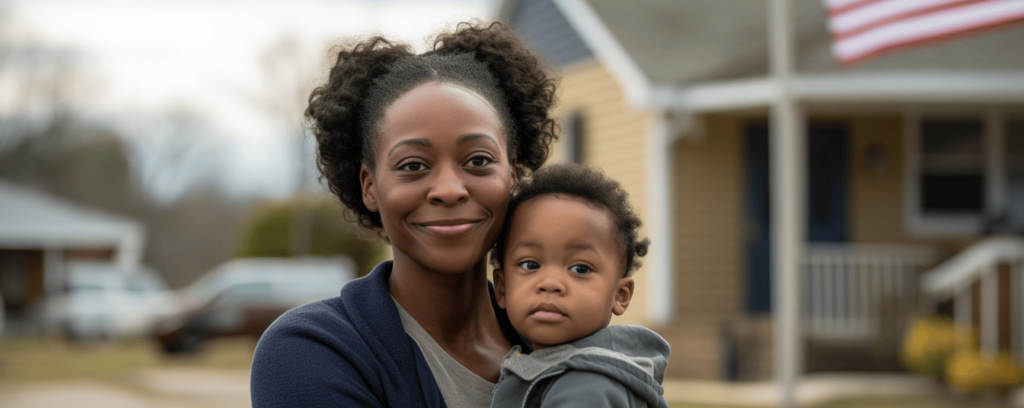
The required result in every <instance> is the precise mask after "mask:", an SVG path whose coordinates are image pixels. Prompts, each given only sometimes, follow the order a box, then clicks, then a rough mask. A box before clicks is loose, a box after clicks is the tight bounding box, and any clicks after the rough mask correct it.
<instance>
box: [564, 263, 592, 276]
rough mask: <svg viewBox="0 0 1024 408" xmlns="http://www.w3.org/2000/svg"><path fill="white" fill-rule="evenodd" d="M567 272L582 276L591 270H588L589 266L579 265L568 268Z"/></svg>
mask: <svg viewBox="0 0 1024 408" xmlns="http://www.w3.org/2000/svg"><path fill="white" fill-rule="evenodd" d="M569 270H570V271H572V273H575V274H577V275H584V274H587V273H590V272H593V269H590V267H589V266H586V265H580V264H576V265H573V266H570V267H569Z"/></svg>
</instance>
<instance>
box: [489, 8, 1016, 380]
mask: <svg viewBox="0 0 1024 408" xmlns="http://www.w3.org/2000/svg"><path fill="white" fill-rule="evenodd" d="M793 2H794V3H795V5H796V22H797V25H798V27H796V38H797V47H796V50H795V63H794V64H795V71H796V72H795V74H794V79H793V84H794V86H793V92H794V96H795V98H796V99H797V100H798V101H799V104H800V105H801V108H802V111H803V114H804V117H805V118H806V124H805V126H806V129H807V139H806V146H807V151H808V153H809V154H808V157H809V160H808V162H807V164H808V165H807V168H806V175H807V180H806V186H807V201H806V207H805V208H806V211H805V213H806V215H807V219H806V223H807V227H808V229H807V239H808V241H809V243H808V246H807V248H806V251H805V252H804V255H803V259H804V262H803V268H802V279H801V282H802V285H803V286H802V287H803V290H802V292H801V302H802V304H801V307H802V311H803V314H804V315H803V318H804V319H803V332H804V335H805V339H806V341H805V342H804V344H805V347H804V355H805V358H804V368H805V370H806V371H830V370H896V369H900V366H899V362H898V360H897V357H896V352H897V350H898V348H897V347H898V342H899V339H900V336H901V335H902V332H903V330H905V328H906V324H907V322H908V320H909V319H911V318H912V317H913V316H914V315H915V314H920V313H922V312H932V311H936V310H937V311H939V312H942V313H949V314H955V315H956V316H957V320H958V321H960V322H961V323H963V324H965V325H966V324H972V323H973V324H975V325H977V324H979V322H980V325H981V326H982V328H981V332H982V343H983V345H984V346H985V347H986V348H987V349H995V348H1002V349H1013V350H1016V352H1017V355H1018V356H1024V313H1022V310H1024V272H1022V270H1024V267H1022V266H1021V260H1022V259H1024V243H1022V242H1024V241H1021V240H1019V239H1012V238H1006V239H998V238H996V239H990V240H985V237H986V236H987V235H989V234H991V233H994V232H995V233H1014V232H1016V233H1019V232H1020V231H1024V52H1022V51H1021V49H1022V44H1024V28H1021V27H1017V28H1011V29H1005V30H1002V31H992V32H988V33H982V34H979V35H975V36H971V37H966V38H962V39H955V40H950V41H947V42H943V43H938V44H934V45H929V46H926V47H922V48H916V49H911V50H906V51H902V52H899V53H893V54H890V55H886V56H881V57H878V58H875V59H873V60H869V61H867V62H864V63H862V64H859V65H856V66H854V67H850V68H843V67H841V66H839V64H838V63H836V61H835V59H834V58H833V56H832V54H831V50H830V47H831V41H832V38H831V35H830V34H829V31H828V22H827V19H826V11H825V9H824V7H823V5H822V2H821V1H820V0H794V1H793ZM766 4H767V2H764V1H750V0H687V1H673V0H648V1H636V2H622V1H615V0H554V1H552V0H506V1H505V2H504V3H503V6H502V10H501V15H500V18H501V19H503V20H506V21H509V22H510V23H511V25H512V26H513V27H514V28H515V29H516V30H517V31H518V32H519V34H520V35H521V36H522V37H523V38H524V40H525V41H526V42H527V43H528V44H530V46H531V47H532V48H533V49H534V50H535V51H537V52H539V53H541V54H543V55H545V57H546V58H547V59H548V60H549V61H550V62H551V63H552V64H553V65H555V68H556V69H557V70H558V71H559V72H560V73H561V75H562V83H561V90H560V92H561V94H560V100H561V103H560V105H559V107H558V109H557V114H558V115H559V116H561V117H562V127H563V136H562V139H561V142H560V144H559V146H558V147H557V148H556V152H555V160H569V161H579V162H582V163H586V164H588V165H591V166H594V167H597V168H599V169H602V170H603V171H604V172H605V173H606V174H608V175H609V176H611V177H612V178H614V179H616V180H618V181H620V182H621V183H623V185H624V186H625V188H626V189H627V191H628V193H629V194H630V198H631V200H632V203H633V205H634V206H635V207H636V209H637V210H638V211H639V212H640V213H641V215H642V217H643V219H644V220H645V223H646V224H645V228H646V233H647V234H648V235H649V236H650V237H651V238H652V240H653V246H652V250H651V253H650V255H649V256H648V257H647V258H646V259H645V260H644V263H645V265H644V267H643V268H642V269H641V270H640V271H638V273H637V274H636V281H637V286H636V287H637V289H636V295H635V296H636V297H635V300H634V301H633V303H632V304H631V307H630V310H629V311H628V312H627V313H626V315H625V316H623V317H621V318H616V319H615V320H614V322H617V323H631V324H641V325H645V326H649V327H652V328H654V329H655V330H658V331H659V332H660V333H662V335H663V336H665V337H666V338H667V339H668V340H669V342H670V343H671V344H672V361H671V363H670V364H669V375H670V376H683V377H698V378H730V379H736V378H740V379H763V378H768V377H769V376H770V373H771V371H770V369H769V364H770V360H771V353H770V352H771V348H770V345H769V343H770V341H771V339H772V336H771V324H770V320H769V313H768V312H769V310H770V305H771V296H770V294H771V291H770V275H769V259H768V258H769V242H768V238H769V236H770V234H769V226H768V219H769V211H768V202H769V199H768V191H769V186H768V182H769V171H768V170H769V167H768V165H769V163H768V159H769V144H768V117H769V106H770V104H771V103H772V101H773V100H774V98H776V97H777V94H778V92H779V90H778V88H777V87H776V86H775V84H774V82H773V81H772V80H771V79H770V78H769V77H768V75H769V73H768V62H769V61H768V51H767V38H768V29H767V17H766ZM965 249H967V250H965ZM950 257H953V258H951V259H950V260H949V261H947V262H942V261H944V260H945V259H947V258H950ZM932 268H935V269H934V271H933V272H932V273H931V274H928V271H929V270H932ZM925 275H927V276H925ZM922 276H924V277H922ZM954 298H955V299H956V301H951V300H953V299H954Z"/></svg>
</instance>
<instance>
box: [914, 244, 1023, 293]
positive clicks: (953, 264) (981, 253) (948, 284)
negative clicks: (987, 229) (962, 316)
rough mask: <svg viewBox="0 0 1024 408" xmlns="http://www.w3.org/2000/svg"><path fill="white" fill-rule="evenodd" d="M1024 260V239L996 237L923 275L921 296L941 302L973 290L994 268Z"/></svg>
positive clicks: (966, 250)
mask: <svg viewBox="0 0 1024 408" xmlns="http://www.w3.org/2000/svg"><path fill="white" fill-rule="evenodd" d="M1021 260H1024V238H1021V237H1016V236H994V237H989V238H985V239H983V240H981V241H978V242H977V243H975V244H973V245H971V246H970V247H968V248H967V249H965V250H963V251H960V252H958V253H957V254H956V255H954V256H953V257H952V258H950V259H948V260H946V261H945V262H943V263H941V264H939V266H936V267H934V268H932V269H931V270H929V271H927V272H925V273H924V274H923V275H921V279H920V281H919V282H920V288H921V292H922V293H925V294H928V295H930V296H936V297H938V298H940V299H948V298H949V297H952V296H955V295H956V294H957V293H959V292H961V291H964V290H970V288H971V285H973V284H974V282H976V281H977V280H978V279H981V278H982V274H984V273H985V272H987V269H986V268H988V267H989V266H990V265H993V264H1000V263H1007V262H1019V261H1021Z"/></svg>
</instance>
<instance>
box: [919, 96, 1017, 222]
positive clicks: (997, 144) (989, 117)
mask: <svg viewBox="0 0 1024 408" xmlns="http://www.w3.org/2000/svg"><path fill="white" fill-rule="evenodd" d="M1016 116H1018V115H1016V114H1012V113H1011V114H1008V112H1004V111H1003V110H1001V109H996V108H989V109H936V108H931V109H927V110H924V109H918V108H914V109H909V110H908V111H907V112H906V114H905V115H904V138H903V140H904V188H903V192H904V197H903V205H904V216H905V220H906V221H905V224H906V228H907V230H908V231H909V232H910V233H911V234H912V235H914V236H919V237H973V236H977V235H980V234H981V233H982V232H983V231H982V229H983V227H984V226H983V224H984V222H985V217H986V216H989V215H994V214H1000V213H1002V212H1003V209H1004V208H1006V205H1007V204H1008V203H1007V202H1006V197H1007V195H1006V190H1007V187H1008V186H1007V167H1006V150H1005V148H1004V147H1005V146H1006V126H1007V123H1008V122H1009V118H1010V117H1016ZM926 118H948V119H980V120H981V123H982V133H981V139H982V162H983V171H982V176H983V177H984V188H983V193H982V194H983V200H984V206H983V210H982V212H981V213H979V214H926V213H924V212H923V211H922V208H921V173H922V171H921V170H922V168H921V161H922V158H921V138H922V135H921V125H922V121H923V120H924V119H926Z"/></svg>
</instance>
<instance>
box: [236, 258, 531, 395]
mask: <svg viewBox="0 0 1024 408" xmlns="http://www.w3.org/2000/svg"><path fill="white" fill-rule="evenodd" d="M390 275H391V261H386V262H383V263H381V264H379V265H377V267H375V268H374V269H373V271H372V272H370V274H369V275H367V276H365V277H363V278H360V279H356V280H354V281H352V282H349V283H348V284H347V285H345V287H344V288H342V290H341V295H340V296H338V297H333V298H330V299H324V300H321V301H317V302H312V303H308V304H305V305H302V306H299V307H296V308H294V309H292V310H289V311H288V312H286V313H285V314H283V315H281V317H279V318H278V319H277V320H276V321H274V324H272V325H270V327H269V328H268V329H267V331H266V332H265V333H263V337H261V338H260V341H259V343H258V344H257V345H256V353H255V355H253V361H252V372H251V382H250V391H251V394H252V406H253V407H256V408H264V407H328V406H329V407H349V406H361V407H429V408H444V407H445V403H444V399H443V398H442V396H441V391H440V389H438V387H437V383H436V382H435V381H434V376H433V375H432V374H431V373H430V367H429V366H428V365H427V361H426V360H425V359H424V358H423V354H422V352H421V351H420V349H419V347H417V346H416V342H414V341H413V340H412V338H411V337H409V335H408V334H406V333H405V330H404V329H403V328H402V321H401V320H400V319H399V317H398V309H396V308H395V304H394V302H393V301H392V300H391V296H390V294H389V292H388V284H387V282H388V276H390ZM491 304H492V307H493V308H494V311H495V315H496V316H497V317H498V322H499V324H500V325H501V329H502V332H503V333H504V334H505V337H507V338H508V339H509V342H510V343H512V344H513V345H520V346H523V347H524V348H527V347H528V346H527V343H526V342H525V341H524V340H523V339H522V337H520V336H519V334H518V333H516V331H515V329H514V328H512V325H511V323H509V320H508V315H507V314H506V313H505V311H504V310H502V309H499V308H498V306H497V304H496V303H495V301H494V289H493V287H492V288H491ZM527 349H528V348H527Z"/></svg>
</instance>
